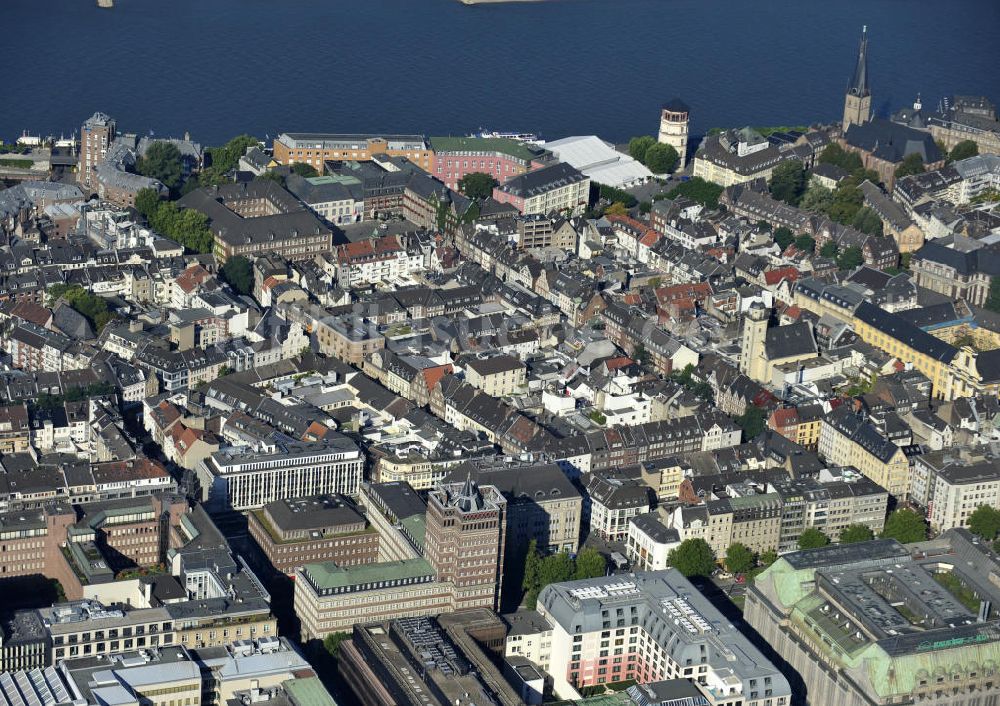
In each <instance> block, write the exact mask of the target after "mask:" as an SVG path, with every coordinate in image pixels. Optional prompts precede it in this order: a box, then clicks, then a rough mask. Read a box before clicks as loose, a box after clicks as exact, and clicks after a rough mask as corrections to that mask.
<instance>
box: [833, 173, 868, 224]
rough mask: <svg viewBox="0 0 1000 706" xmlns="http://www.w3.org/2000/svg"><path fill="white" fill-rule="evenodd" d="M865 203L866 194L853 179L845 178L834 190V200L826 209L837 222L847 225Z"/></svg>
mask: <svg viewBox="0 0 1000 706" xmlns="http://www.w3.org/2000/svg"><path fill="white" fill-rule="evenodd" d="M864 205H865V195H864V194H863V193H862V192H861V189H859V188H858V185H857V184H856V183H854V181H853V180H847V179H845V180H844V181H843V182H841V184H840V186H838V187H837V190H836V191H834V192H833V200H832V201H831V202H830V205H829V206H828V207H827V209H826V215H828V216H829V217H830V218H832V219H833V220H835V221H837V223H843V224H844V225H847V224H849V223H851V222H852V221H853V220H854V217H855V216H856V215H857V213H858V211H859V210H860V209H861V207H862V206H864Z"/></svg>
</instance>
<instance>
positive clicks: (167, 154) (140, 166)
mask: <svg viewBox="0 0 1000 706" xmlns="http://www.w3.org/2000/svg"><path fill="white" fill-rule="evenodd" d="M135 166H136V171H138V172H139V173H140V174H142V175H143V176H147V177H149V178H151V179H156V180H157V181H159V182H160V183H161V184H163V185H164V186H165V187H167V188H168V189H170V190H171V191H174V192H176V191H177V189H179V188H180V185H181V179H182V178H183V176H184V162H183V158H182V157H181V151H180V150H179V149H177V145H175V144H173V143H172V142H154V143H153V144H151V145H150V146H149V149H147V150H146V154H145V156H143V157H140V158H139V161H138V162H137V163H136V165H135Z"/></svg>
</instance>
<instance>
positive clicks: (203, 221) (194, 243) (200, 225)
mask: <svg viewBox="0 0 1000 706" xmlns="http://www.w3.org/2000/svg"><path fill="white" fill-rule="evenodd" d="M147 220H148V221H149V226H150V227H151V228H152V229H153V230H155V231H156V232H157V233H160V234H161V235H164V236H166V237H168V238H170V239H172V240H176V241H177V242H178V243H180V244H181V245H183V246H184V247H186V248H187V249H188V250H192V251H194V252H199V253H207V252H211V251H212V247H213V245H214V243H215V238H214V236H213V235H212V231H211V230H209V227H208V218H207V217H206V216H205V214H203V213H201V212H200V211H195V210H193V209H190V208H186V209H184V210H180V209H178V208H177V204H176V203H174V202H172V201H162V202H160V204H159V206H158V207H157V209H156V211H155V212H154V213H152V214H151V215H150V216H149V217H148V218H147Z"/></svg>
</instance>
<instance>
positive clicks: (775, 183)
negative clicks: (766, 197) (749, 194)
mask: <svg viewBox="0 0 1000 706" xmlns="http://www.w3.org/2000/svg"><path fill="white" fill-rule="evenodd" d="M806 184H807V182H806V169H805V167H804V166H803V165H802V162H800V161H799V160H797V159H789V160H786V161H784V162H782V163H781V164H779V165H778V166H777V167H775V168H774V171H773V172H772V173H771V185H770V186H771V196H773V197H774V198H775V199H777V200H778V201H784V202H785V203H787V204H788V205H789V206H798V205H799V202H800V201H801V200H802V195H803V194H805V192H806Z"/></svg>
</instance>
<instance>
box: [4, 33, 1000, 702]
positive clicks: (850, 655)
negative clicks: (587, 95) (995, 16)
mask: <svg viewBox="0 0 1000 706" xmlns="http://www.w3.org/2000/svg"><path fill="white" fill-rule="evenodd" d="M867 47H868V43H867V36H866V35H865V36H864V37H863V38H862V42H861V49H860V52H859V57H858V62H857V64H856V67H855V71H854V73H853V77H852V80H851V83H850V84H849V88H848V90H847V92H846V94H845V96H844V99H845V109H844V115H843V120H842V121H840V122H838V123H836V124H832V125H829V124H817V125H813V126H810V127H808V128H801V129H788V128H782V129H769V130H767V129H765V130H760V129H753V128H749V127H744V128H735V129H728V130H719V131H712V132H711V133H710V134H709V135H707V136H705V137H704V138H703V139H701V140H700V141H699V144H697V145H695V144H691V145H690V146H689V144H688V140H689V137H690V136H689V134H688V116H689V112H690V110H691V108H689V107H688V106H687V105H685V104H684V103H683V102H682V101H680V100H678V99H672V100H670V101H668V102H667V103H666V104H664V106H663V108H662V112H661V115H660V125H659V128H660V129H659V132H658V135H657V137H656V139H655V140H654V138H652V137H647V138H637V140H633V143H632V144H630V147H629V149H628V152H630V154H626V150H625V149H624V148H623V149H619V148H618V147H616V146H615V145H613V144H611V143H608V142H605V141H603V140H601V139H600V138H598V137H596V136H570V137H566V138H564V139H560V140H557V141H555V142H550V143H547V144H545V143H539V142H537V141H526V140H525V139H524V136H517V138H516V139H514V138H512V137H506V136H486V137H483V136H477V137H427V136H424V135H392V134H336V133H283V134H281V135H279V136H278V137H277V138H276V139H275V140H274V141H273V142H272V143H271V144H265V143H261V142H257V141H256V140H255V139H254V138H250V137H247V136H243V137H240V138H236V139H234V141H233V142H231V143H230V144H228V145H226V146H224V147H219V148H207V149H206V148H203V147H202V146H201V145H200V144H198V143H196V142H193V141H191V140H190V139H189V138H188V137H187V136H185V138H184V139H183V140H166V139H158V138H155V137H153V136H152V135H150V136H149V137H143V138H141V139H140V138H138V137H137V136H136V135H130V134H127V133H124V132H121V131H119V126H118V124H117V122H116V121H115V120H114V119H113V118H112V117H111V116H108V115H105V114H103V113H97V114H95V115H93V116H92V117H90V118H88V119H86V120H85V121H84V122H83V124H82V127H81V132H80V139H79V141H78V142H75V143H74V144H73V145H72V146H71V147H68V146H66V145H63V146H61V147H57V146H55V145H52V146H46V145H45V144H44V142H42V141H39V142H38V144H33V145H32V147H31V149H30V150H29V154H28V156H27V157H26V159H28V160H30V161H31V162H32V165H33V167H32V169H30V170H24V169H20V168H19V169H17V170H14V171H7V172H5V171H3V169H4V168H3V167H2V166H0V179H7V180H10V181H9V183H8V185H7V188H4V189H3V190H0V349H2V352H0V397H2V398H3V399H4V400H5V401H4V402H3V404H2V405H0V545H2V550H3V551H2V552H0V593H3V595H4V596H5V597H6V596H13V597H14V598H13V599H11V600H5V601H4V605H0V696H2V697H3V699H6V702H10V703H20V704H46V706H50V705H51V706H62V704H64V703H69V702H71V701H72V702H73V703H74V704H83V703H87V704H93V705H94V706H97V705H98V704H103V705H108V704H115V705H117V706H125V705H126V704H139V703H158V704H161V705H162V704H167V706H180V705H181V704H182V703H183V706H190V704H192V703H195V704H197V703H202V704H205V703H208V704H210V705H212V704H222V703H226V704H236V703H237V702H239V703H243V704H257V703H261V702H274V706H285V705H286V704H292V705H294V706H327V705H328V704H333V703H334V699H335V698H336V697H337V694H332V695H331V693H328V691H327V687H334V691H336V688H341V689H350V690H352V691H353V692H354V696H356V697H358V698H359V699H360V700H361V701H362V702H363V703H372V704H375V703H379V704H383V703H384V704H389V703H400V704H404V703H405V704H410V703H422V704H431V703H434V704H445V703H451V704H460V705H462V704H470V705H471V704H511V706H513V705H514V704H519V703H541V702H542V700H543V699H547V698H550V697H554V698H558V699H562V700H566V701H568V702H574V703H579V704H590V706H601V705H603V704H619V705H621V706H626V705H629V704H653V703H657V704H680V703H683V704H710V705H711V706H717V705H718V706H736V705H740V706H742V705H744V704H745V705H747V706H790V705H791V704H797V703H806V702H809V703H817V704H818V703H828V702H829V703H833V702H836V703H845V704H859V705H860V704H897V703H904V702H905V699H908V698H910V696H911V695H913V694H916V695H918V697H919V699H922V700H925V701H927V702H934V703H941V702H943V701H942V699H944V698H945V696H947V698H948V699H949V700H948V703H952V704H955V706H958V705H959V704H965V703H969V704H971V703H980V699H981V698H982V696H983V695H984V694H987V695H989V694H995V692H996V691H997V689H998V688H1000V686H998V685H1000V674H997V669H998V668H1000V654H998V652H997V650H998V645H1000V617H998V614H997V608H996V606H997V605H998V604H1000V595H997V591H996V588H995V586H996V583H997V580H996V576H997V574H998V573H1000V569H998V568H997V567H998V559H997V555H996V552H995V551H994V549H993V546H992V544H991V543H992V541H993V540H995V539H997V535H998V533H1000V447H998V442H1000V404H998V396H1000V280H998V279H997V277H1000V254H998V253H1000V212H998V210H997V206H998V204H1000V122H998V121H997V119H996V109H995V107H994V105H993V104H992V103H991V102H990V101H989V100H988V99H986V98H978V97H968V96H954V97H950V98H948V99H947V100H943V101H942V103H941V105H940V106H939V109H938V110H937V111H933V112H927V111H924V110H923V108H922V106H921V105H920V103H919V101H918V102H917V104H915V105H914V107H913V108H912V109H910V108H905V109H903V110H901V111H898V112H897V113H895V114H894V115H893V116H892V117H891V119H884V120H883V119H874V118H873V113H872V103H871V101H872V92H871V86H870V83H869V80H870V71H869V67H868V55H867V51H868V48H867ZM654 117H655V116H654ZM693 142H694V140H692V143H693ZM654 146H655V147H654ZM667 147H669V148H670V150H677V152H676V157H675V158H674V160H673V161H674V162H675V164H670V165H667V168H666V169H660V167H661V166H663V165H662V164H661V163H660V162H661V161H662V160H660V159H659V158H660V157H662V156H663V155H664V154H667V155H669V154H670V150H668V149H667ZM47 149H51V150H56V152H58V154H59V158H58V159H56V158H55V157H54V156H53V154H49V153H44V154H43V152H44V150H47ZM67 149H68V150H69V152H66V150H67ZM59 150H63V151H62V152H59ZM36 152H37V154H36ZM651 155H656V158H655V159H654V158H653V156H651ZM668 161H669V160H668ZM40 165H41V166H40ZM43 167H44V168H43ZM674 169H676V170H677V172H676V173H675V174H670V172H671V171H673V170H674ZM654 171H655V172H657V173H658V174H659V176H654ZM14 182H17V183H14ZM890 508H894V511H893V512H891V513H890V512H889V509H890ZM723 570H724V573H723ZM719 592H724V593H726V594H728V595H729V596H730V597H731V598H732V604H730V601H729V600H728V599H727V598H725V597H724V596H723V595H722V593H719ZM282 604H283V605H282ZM744 607H745V616H746V618H747V621H748V623H749V625H751V626H753V628H754V630H756V632H754V630H751V629H750V628H748V627H747V623H744V622H740V621H735V620H733V619H732V618H733V617H734V611H738V610H740V609H742V608H744ZM292 614H294V616H295V622H296V624H297V632H295V633H294V634H292V633H288V634H282V635H280V636H279V635H278V634H277V633H278V621H277V619H276V617H275V615H283V616H284V615H292ZM282 628H283V629H284V630H286V631H287V630H288V627H287V625H286V624H285V623H284V622H282ZM761 637H763V638H764V639H763V640H761V639H760V638H761ZM314 642H315V643H320V642H325V643H326V645H327V647H328V648H329V650H330V653H331V659H333V660H334V662H333V663H329V664H328V663H327V662H325V661H323V662H318V663H317V666H318V667H321V668H320V671H319V673H317V672H316V671H314V670H313V668H312V667H310V665H309V663H308V662H307V661H306V660H305V659H304V658H303V657H301V656H300V655H299V652H298V645H299V644H309V643H314ZM330 664H333V666H330ZM323 665H326V666H323ZM324 669H327V670H328V673H327V672H324ZM333 670H336V676H335V675H334V674H333ZM320 678H322V681H321V679H320ZM338 685H339V687H338ZM608 685H612V686H614V687H615V688H613V689H610V690H607V687H608ZM164 694H169V695H170V696H171V697H172V698H170V699H167V701H164V700H163V699H162V698H161V697H162V695H164ZM174 695H176V696H174ZM965 696H968V698H967V699H966V698H964V697H965ZM960 697H961V698H960ZM182 700H183V701H182ZM167 702H169V703H167ZM175 702H176V704H175Z"/></svg>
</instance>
